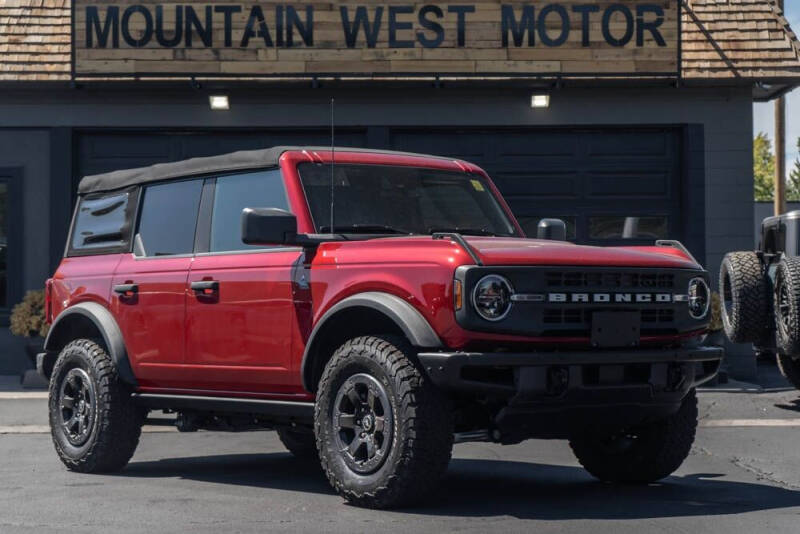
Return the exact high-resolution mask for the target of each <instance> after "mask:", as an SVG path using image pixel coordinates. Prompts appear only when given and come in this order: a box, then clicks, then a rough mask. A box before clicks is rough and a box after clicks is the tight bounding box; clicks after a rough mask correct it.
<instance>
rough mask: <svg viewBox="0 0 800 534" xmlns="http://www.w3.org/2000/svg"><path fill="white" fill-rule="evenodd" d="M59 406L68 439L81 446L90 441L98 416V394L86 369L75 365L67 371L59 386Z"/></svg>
mask: <svg viewBox="0 0 800 534" xmlns="http://www.w3.org/2000/svg"><path fill="white" fill-rule="evenodd" d="M58 406H59V415H60V424H61V426H62V427H63V429H64V435H65V436H66V438H67V441H69V442H70V444H72V445H74V446H75V447H80V446H81V445H83V444H84V443H86V442H87V441H88V439H89V436H90V435H91V432H92V428H94V422H95V419H96V417H97V396H96V394H95V390H94V384H92V379H91V378H89V375H88V374H87V373H86V371H84V370H83V369H81V368H79V367H74V368H72V369H70V370H69V371H68V372H67V375H66V376H65V377H64V380H63V382H61V387H60V388H59V392H58Z"/></svg>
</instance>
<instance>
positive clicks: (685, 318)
mask: <svg viewBox="0 0 800 534" xmlns="http://www.w3.org/2000/svg"><path fill="white" fill-rule="evenodd" d="M460 269H462V271H461V273H462V274H460V275H458V276H463V283H464V288H465V293H467V292H469V291H471V290H472V288H474V287H475V284H477V282H478V281H479V280H480V279H481V277H483V276H486V275H487V274H500V275H502V276H505V277H507V278H508V279H509V281H510V283H511V286H512V287H513V288H514V292H515V293H516V294H518V295H520V296H525V297H527V298H519V299H517V300H515V302H514V303H513V305H512V307H511V311H510V312H509V313H508V315H507V316H506V317H505V318H504V319H503V320H502V321H497V322H491V323H490V322H488V321H486V320H484V319H482V318H480V317H479V316H478V315H477V314H476V313H474V311H473V309H472V306H469V305H468V306H464V307H463V308H462V309H461V310H459V311H458V312H457V315H456V317H457V319H458V321H459V324H460V325H461V326H462V327H464V328H465V329H467V330H476V331H482V332H497V333H505V334H513V335H526V336H538V337H553V338H559V337H561V338H564V337H583V338H590V337H591V335H592V323H593V315H594V314H595V313H597V312H604V313H608V312H611V313H613V312H623V313H624V312H638V313H639V314H640V319H641V323H640V334H641V336H642V337H648V336H660V335H672V334H679V333H683V332H690V331H694V330H698V329H700V328H703V327H704V326H705V324H706V320H695V319H692V318H691V317H690V316H689V313H688V307H687V303H686V300H685V299H686V297H687V287H688V284H689V280H691V279H692V278H693V277H696V276H705V273H704V272H703V271H700V270H692V269H677V268H676V269H662V268H649V267H608V266H606V267H592V266H576V265H566V266H503V267H495V266H482V267H472V266H470V267H463V268H460ZM639 294H646V295H647V296H646V297H644V298H643V299H642V300H639V297H638V296H637V295H639ZM664 297H666V298H664ZM677 297H682V298H680V299H678V298H677Z"/></svg>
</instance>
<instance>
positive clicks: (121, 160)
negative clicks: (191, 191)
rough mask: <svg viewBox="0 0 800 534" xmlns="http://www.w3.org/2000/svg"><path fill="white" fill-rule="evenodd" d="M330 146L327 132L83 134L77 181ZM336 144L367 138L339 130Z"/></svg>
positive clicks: (361, 143)
mask: <svg viewBox="0 0 800 534" xmlns="http://www.w3.org/2000/svg"><path fill="white" fill-rule="evenodd" d="M330 142H331V137H330V130H288V129H284V130H268V131H263V130H258V131H236V132H231V131H217V132H187V131H166V130H159V131H157V132H140V133H139V132H111V133H109V132H84V133H82V134H80V135H79V136H78V146H77V152H78V154H77V156H78V157H77V168H76V171H77V172H76V179H80V177H82V176H86V175H89V174H97V173H101V172H108V171H115V170H119V169H132V168H135V167H144V166H147V165H152V164H154V163H164V162H170V161H180V160H182V159H187V158H196V157H203V156H216V155H219V154H227V153H229V152H235V151H236V150H257V149H261V148H270V147H273V146H280V145H315V146H316V145H321V146H327V145H329V144H330ZM336 142H337V144H339V145H342V146H364V143H365V142H366V135H365V133H364V131H363V130H342V131H337V132H336Z"/></svg>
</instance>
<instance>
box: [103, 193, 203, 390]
mask: <svg viewBox="0 0 800 534" xmlns="http://www.w3.org/2000/svg"><path fill="white" fill-rule="evenodd" d="M202 187H203V180H202V179H199V180H198V179H194V180H182V181H176V182H169V183H164V184H157V185H150V186H147V187H145V188H144V191H143V193H142V199H141V204H140V210H139V220H138V224H137V228H136V233H135V237H134V242H135V247H134V253H133V254H126V255H125V256H124V257H123V258H122V259H121V260H120V263H119V264H118V266H117V269H116V271H115V273H114V277H113V280H112V299H111V310H112V313H113V314H114V316H115V317H116V320H117V324H119V325H120V329H121V330H122V336H123V338H124V340H125V346H126V348H127V351H128V357H129V359H130V361H131V365H132V367H133V370H134V373H135V374H136V377H137V379H138V381H139V385H140V386H142V387H145V388H174V387H176V385H177V384H178V383H180V382H182V380H181V378H182V373H181V366H182V364H183V363H184V356H185V346H184V336H183V330H184V321H185V318H186V317H185V314H186V280H187V277H188V275H189V267H190V265H191V262H192V254H193V249H194V239H195V230H196V225H197V214H198V210H199V205H200V197H201V192H202Z"/></svg>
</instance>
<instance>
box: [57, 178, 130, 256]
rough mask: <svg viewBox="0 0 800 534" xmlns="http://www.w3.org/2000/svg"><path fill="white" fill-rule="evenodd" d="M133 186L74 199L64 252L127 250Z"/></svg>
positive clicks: (88, 252) (101, 252) (80, 253)
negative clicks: (66, 250)
mask: <svg viewBox="0 0 800 534" xmlns="http://www.w3.org/2000/svg"><path fill="white" fill-rule="evenodd" d="M135 209H136V192H135V190H130V191H125V192H121V193H120V192H115V193H112V194H105V195H102V196H99V195H92V196H87V197H83V198H81V199H80V202H79V203H78V210H77V211H76V213H75V222H74V223H73V227H72V237H71V238H70V243H69V245H70V246H69V251H68V253H67V255H68V256H82V255H88V254H116V253H120V252H127V251H129V250H130V244H131V231H130V230H131V224H132V223H131V221H132V220H133V213H134V211H135Z"/></svg>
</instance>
